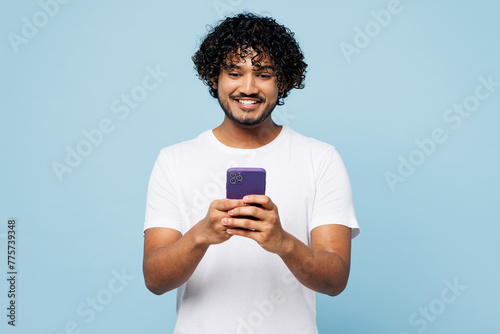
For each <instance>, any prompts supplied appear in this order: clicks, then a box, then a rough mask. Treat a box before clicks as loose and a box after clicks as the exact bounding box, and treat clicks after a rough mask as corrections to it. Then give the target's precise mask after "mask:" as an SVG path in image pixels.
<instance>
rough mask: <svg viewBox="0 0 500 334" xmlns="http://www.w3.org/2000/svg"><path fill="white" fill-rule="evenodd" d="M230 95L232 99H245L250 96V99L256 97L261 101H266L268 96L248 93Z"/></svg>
mask: <svg viewBox="0 0 500 334" xmlns="http://www.w3.org/2000/svg"><path fill="white" fill-rule="evenodd" d="M229 97H230V98H231V99H243V98H250V99H255V100H257V101H259V102H266V98H264V97H262V96H259V95H258V94H250V95H247V94H238V95H235V94H233V95H229Z"/></svg>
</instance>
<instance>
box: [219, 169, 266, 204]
mask: <svg viewBox="0 0 500 334" xmlns="http://www.w3.org/2000/svg"><path fill="white" fill-rule="evenodd" d="M265 193H266V170H265V169H264V168H253V167H233V168H229V169H228V170H227V177H226V198H229V199H242V198H243V197H244V196H246V195H265Z"/></svg>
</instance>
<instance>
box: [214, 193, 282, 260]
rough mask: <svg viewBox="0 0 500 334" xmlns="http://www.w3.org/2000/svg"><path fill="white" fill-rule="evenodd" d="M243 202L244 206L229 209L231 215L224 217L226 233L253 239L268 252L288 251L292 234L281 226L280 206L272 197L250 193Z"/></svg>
mask: <svg viewBox="0 0 500 334" xmlns="http://www.w3.org/2000/svg"><path fill="white" fill-rule="evenodd" d="M243 202H244V205H243V206H238V207H235V208H233V209H231V210H229V211H228V214H229V216H230V217H224V218H223V219H222V224H223V225H224V226H225V227H226V228H227V230H226V233H228V234H230V235H239V236H243V237H246V238H250V239H253V240H255V241H257V243H258V244H259V245H260V246H261V247H262V248H264V249H265V250H267V251H268V252H271V253H275V254H278V255H281V254H284V253H286V252H287V247H288V246H287V245H288V243H287V241H289V240H290V234H288V233H287V232H286V231H285V230H284V229H283V227H282V226H281V222H280V217H279V215H278V208H277V207H276V205H275V204H274V203H273V202H272V201H271V199H270V198H269V197H267V196H265V195H249V196H245V197H244V198H243ZM252 204H257V205H259V206H255V205H252ZM248 217H250V218H248ZM252 217H253V218H254V219H252Z"/></svg>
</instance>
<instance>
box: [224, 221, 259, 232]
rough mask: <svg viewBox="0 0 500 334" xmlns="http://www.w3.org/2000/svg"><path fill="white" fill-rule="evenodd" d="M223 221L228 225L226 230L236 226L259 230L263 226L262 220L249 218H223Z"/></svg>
mask: <svg viewBox="0 0 500 334" xmlns="http://www.w3.org/2000/svg"><path fill="white" fill-rule="evenodd" d="M221 223H222V225H224V226H225V227H226V231H227V230H230V229H234V228H236V229H245V230H253V231H256V232H259V231H260V229H261V228H262V227H263V226H262V224H261V223H260V221H258V220H252V219H247V218H223V219H222V220H221Z"/></svg>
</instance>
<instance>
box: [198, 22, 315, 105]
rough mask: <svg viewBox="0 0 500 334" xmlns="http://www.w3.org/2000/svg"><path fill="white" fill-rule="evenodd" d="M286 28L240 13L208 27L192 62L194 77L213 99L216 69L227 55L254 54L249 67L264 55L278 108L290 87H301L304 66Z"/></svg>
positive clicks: (242, 56)
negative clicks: (271, 71)
mask: <svg viewBox="0 0 500 334" xmlns="http://www.w3.org/2000/svg"><path fill="white" fill-rule="evenodd" d="M293 36H294V33H293V32H292V31H290V29H288V28H286V27H284V26H282V25H280V24H278V23H277V22H276V20H274V19H273V18H270V17H262V16H258V15H255V14H252V13H241V14H238V15H236V16H233V17H227V18H226V19H225V20H223V21H221V22H219V24H218V25H217V26H216V27H215V28H211V30H210V31H209V32H208V34H207V36H206V37H205V39H204V40H203V42H202V43H201V45H200V48H199V50H198V51H197V52H196V53H195V54H194V56H193V57H192V60H193V62H194V68H195V70H196V71H197V72H198V77H199V78H200V79H201V80H203V82H204V83H205V84H206V85H207V86H208V87H209V91H210V95H212V96H213V97H215V98H217V88H213V87H212V86H214V84H217V81H218V78H219V74H220V70H221V68H223V67H224V66H226V65H227V64H226V63H227V57H228V55H234V56H235V57H236V59H242V58H245V57H246V56H248V55H249V54H251V53H252V52H253V51H255V55H254V56H253V57H252V65H259V62H260V61H262V60H263V58H264V57H265V56H268V57H270V59H271V60H272V62H273V65H274V75H275V76H276V77H277V82H278V89H279V95H278V103H277V104H278V105H283V104H284V99H285V98H286V97H287V96H288V94H289V93H290V90H292V88H297V89H302V88H304V79H305V72H306V68H307V64H306V63H305V62H304V55H303V54H302V51H301V50H300V47H299V45H298V44H297V42H296V41H295V38H294V37H293Z"/></svg>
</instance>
